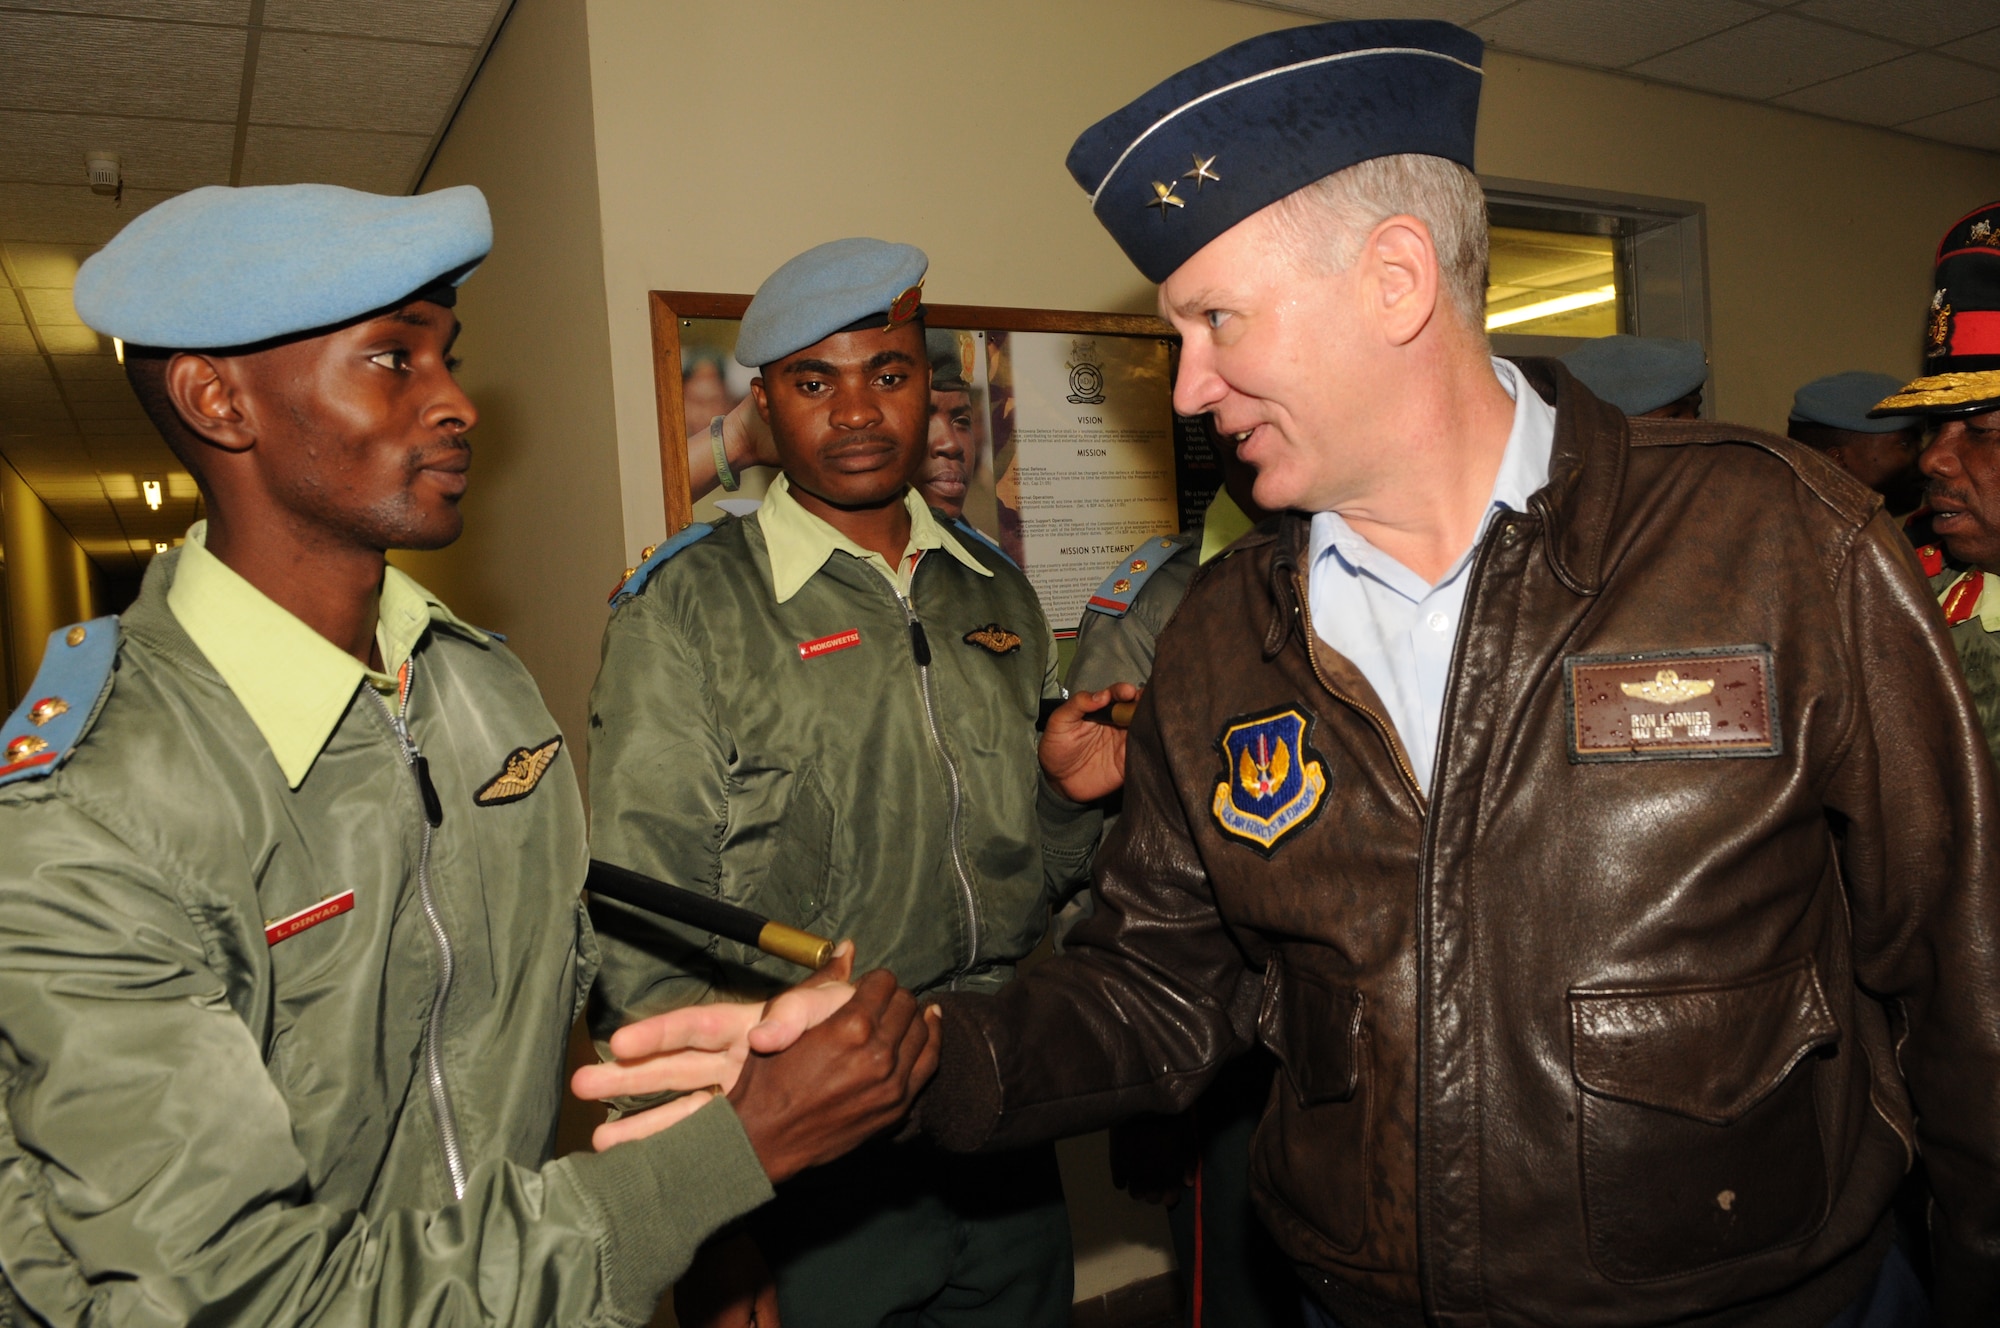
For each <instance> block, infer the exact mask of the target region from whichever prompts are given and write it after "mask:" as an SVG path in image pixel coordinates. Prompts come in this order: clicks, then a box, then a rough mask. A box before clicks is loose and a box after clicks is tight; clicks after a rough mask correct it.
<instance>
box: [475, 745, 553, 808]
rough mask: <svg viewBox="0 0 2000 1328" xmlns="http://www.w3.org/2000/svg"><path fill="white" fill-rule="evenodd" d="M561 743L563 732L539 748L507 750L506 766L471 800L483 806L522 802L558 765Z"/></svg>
mask: <svg viewBox="0 0 2000 1328" xmlns="http://www.w3.org/2000/svg"><path fill="white" fill-rule="evenodd" d="M562 745H563V740H562V734H560V733H558V734H556V736H555V737H553V738H550V739H549V740H548V741H547V742H545V743H543V744H542V745H541V746H539V747H516V748H515V749H514V750H513V751H511V752H509V753H507V763H506V766H505V767H504V768H503V769H502V770H501V771H500V773H499V774H497V775H495V776H493V778H492V780H491V781H490V782H488V784H487V785H486V787H485V788H483V789H480V790H479V792H477V793H475V794H473V795H472V800H473V801H474V802H476V803H478V804H479V805H480V806H481V807H499V806H502V805H504V804H506V803H509V802H519V801H520V800H521V799H523V798H525V797H527V796H528V795H529V794H530V793H533V792H534V791H535V785H537V784H539V783H541V782H542V776H543V775H545V774H547V773H548V770H549V767H550V766H551V765H553V764H555V759H556V753H557V752H559V751H561V750H562Z"/></svg>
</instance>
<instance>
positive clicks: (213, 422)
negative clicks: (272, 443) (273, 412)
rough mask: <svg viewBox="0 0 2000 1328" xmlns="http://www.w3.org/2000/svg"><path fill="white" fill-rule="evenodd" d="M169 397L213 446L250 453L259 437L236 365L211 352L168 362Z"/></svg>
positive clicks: (186, 421)
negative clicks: (252, 422) (247, 405)
mask: <svg viewBox="0 0 2000 1328" xmlns="http://www.w3.org/2000/svg"><path fill="white" fill-rule="evenodd" d="M166 389H167V399H168V400H169V401H172V402H173V403H174V411H175V413H176V414H178V415H179V416H180V417H181V422H182V423H183V424H185V425H186V426H187V427H188V429H189V431H190V432H192V433H193V434H194V435H195V436H196V437H197V438H199V439H201V441H203V442H204V443H207V444H209V445H210V446H211V447H218V448H221V449H222V450H223V451H225V452H247V451H249V450H250V448H251V447H252V446H253V445H255V443H256V441H257V437H256V434H255V432H254V431H253V430H252V429H251V428H250V423H249V420H248V418H247V417H246V414H245V411H244V409H243V400H242V389H241V385H240V384H239V383H238V382H237V381H236V374H235V373H234V372H233V366H231V365H229V364H228V363H227V362H226V361H223V360H219V359H215V358H211V357H210V356H207V355H196V354H190V353H183V354H180V355H176V356H174V357H173V358H172V359H170V360H168V361H167V375H166Z"/></svg>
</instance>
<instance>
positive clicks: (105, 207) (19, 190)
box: [0, 184, 173, 247]
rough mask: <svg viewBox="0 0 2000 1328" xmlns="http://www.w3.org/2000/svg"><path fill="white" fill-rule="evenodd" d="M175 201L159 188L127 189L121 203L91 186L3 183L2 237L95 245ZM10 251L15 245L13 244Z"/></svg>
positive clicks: (0, 202)
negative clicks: (151, 210) (151, 209)
mask: <svg viewBox="0 0 2000 1328" xmlns="http://www.w3.org/2000/svg"><path fill="white" fill-rule="evenodd" d="M171 197H173V195H172V194H171V193H167V192H163V191H160V190H155V189H127V190H126V191H125V198H124V201H123V202H122V203H114V202H113V201H112V200H110V199H108V198H105V197H103V196H101V195H99V194H93V193H91V192H90V188H89V186H87V185H74V186H72V185H53V184H0V236H4V237H6V239H7V240H8V241H10V242H12V241H18V240H34V241H49V242H53V243H57V244H83V245H90V246H93V247H94V246H96V245H100V244H103V243H104V242H105V241H106V240H108V239H110V238H111V237H112V236H114V235H116V234H117V233H118V232H119V231H120V230H121V229H123V227H124V226H125V223H127V222H129V221H131V220H132V218H134V217H136V216H138V215H139V214H140V213H141V212H144V211H145V210H146V209H147V208H149V207H152V206H153V205H154V204H155V203H162V202H165V201H166V200H167V199H169V198H171ZM10 247H11V244H10Z"/></svg>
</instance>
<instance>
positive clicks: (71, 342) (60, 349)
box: [38, 324, 104, 355]
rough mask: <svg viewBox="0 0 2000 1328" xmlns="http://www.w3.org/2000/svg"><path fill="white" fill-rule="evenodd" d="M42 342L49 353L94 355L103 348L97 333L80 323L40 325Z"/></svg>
mask: <svg viewBox="0 0 2000 1328" xmlns="http://www.w3.org/2000/svg"><path fill="white" fill-rule="evenodd" d="M38 330H39V331H40V332H41V334H42V344H43V345H44V346H46V347H47V348H48V351H49V354H51V355H94V354H96V353H97V352H99V351H101V350H103V349H104V346H103V345H102V344H100V343H99V342H98V339H97V333H95V332H93V331H91V330H90V329H89V328H87V327H84V326H83V325H81V324H78V325H76V326H75V327H60V326H59V327H42V328H39V329H38Z"/></svg>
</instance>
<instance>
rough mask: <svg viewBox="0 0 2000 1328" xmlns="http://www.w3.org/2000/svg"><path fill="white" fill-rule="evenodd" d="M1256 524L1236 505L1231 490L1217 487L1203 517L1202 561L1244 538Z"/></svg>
mask: <svg viewBox="0 0 2000 1328" xmlns="http://www.w3.org/2000/svg"><path fill="white" fill-rule="evenodd" d="M1256 524H1257V523H1256V522H1254V521H1252V520H1251V519H1250V518H1249V517H1248V516H1247V515H1245V514H1244V511H1243V509H1242V508H1240V507H1238V506H1237V505H1236V500H1235V499H1234V498H1231V497H1230V496H1229V490H1227V489H1217V490H1216V491H1215V498H1214V499H1213V500H1212V501H1211V502H1210V503H1209V505H1208V511H1207V512H1205V513H1203V514H1202V518H1201V561H1203V562H1207V561H1208V560H1209V559H1210V558H1213V557H1214V556H1215V555H1216V554H1218V553H1221V552H1222V551H1223V550H1224V549H1226V548H1228V547H1229V546H1230V545H1232V544H1234V543H1235V542H1236V541H1237V540H1239V539H1242V538H1243V537H1244V536H1245V535H1247V534H1249V533H1250V528H1251V527H1252V526H1254V525H1256Z"/></svg>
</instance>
